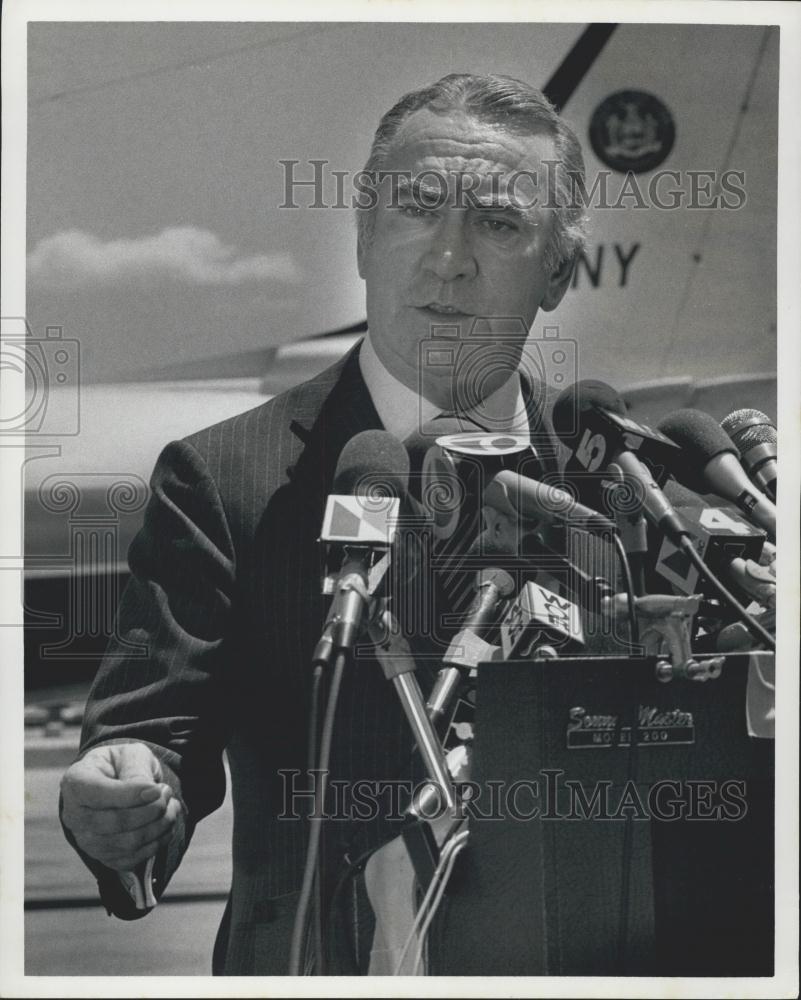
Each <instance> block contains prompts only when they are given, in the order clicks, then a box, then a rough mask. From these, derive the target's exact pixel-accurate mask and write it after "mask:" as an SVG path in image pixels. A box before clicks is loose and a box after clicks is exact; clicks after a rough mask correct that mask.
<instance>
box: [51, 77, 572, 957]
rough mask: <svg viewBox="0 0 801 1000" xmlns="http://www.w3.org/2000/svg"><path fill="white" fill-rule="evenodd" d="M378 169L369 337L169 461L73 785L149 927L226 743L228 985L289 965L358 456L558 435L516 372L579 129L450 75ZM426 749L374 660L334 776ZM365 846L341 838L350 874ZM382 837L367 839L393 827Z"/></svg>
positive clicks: (73, 831)
mask: <svg viewBox="0 0 801 1000" xmlns="http://www.w3.org/2000/svg"><path fill="white" fill-rule="evenodd" d="M557 163H558V167H557V168H556V169H555V170H554V164H557ZM366 169H367V170H368V171H383V172H384V178H383V179H382V178H381V176H380V175H376V183H375V188H374V191H375V195H376V197H375V201H374V203H373V202H371V203H370V204H368V205H365V206H362V207H361V208H360V212H359V240H358V261H359V273H360V275H361V276H362V277H363V278H364V280H365V282H366V288H367V313H368V326H369V334H368V335H367V337H366V338H365V340H364V341H363V342H362V344H361V345H360V346H359V347H357V348H356V349H354V350H353V351H352V352H350V353H349V354H348V356H347V357H346V358H344V359H343V360H342V361H340V362H339V363H338V364H336V365H334V366H333V367H332V368H331V369H329V370H328V371H326V372H324V373H323V374H322V375H320V376H318V377H317V378H315V379H312V380H311V381H309V382H307V383H305V384H303V385H300V386H298V387H297V388H294V389H292V390H290V391H289V392H287V393H284V394H283V395H281V396H278V397H276V398H275V399H273V400H271V401H270V402H268V403H266V404H264V405H263V406H260V407H258V408H257V409H255V410H251V411H250V412H248V413H244V414H241V415H239V416H237V417H234V418H232V419H230V420H227V421H225V422H224V423H222V424H219V425H217V426H215V427H211V428H209V429H207V430H204V431H201V432H199V433H197V434H194V435H192V436H191V437H189V438H187V439H185V440H184V441H180V442H174V443H172V444H170V445H168V446H167V447H166V448H165V450H164V451H163V453H162V455H161V456H160V458H159V461H158V464H157V466H156V469H155V472H154V474H153V479H152V497H151V500H150V503H149V506H148V509H147V514H146V518H145V524H144V527H143V529H142V531H141V532H140V534H139V535H138V536H137V538H136V540H135V541H134V543H133V544H132V546H131V550H130V553H129V561H130V566H131V571H132V581H131V583H130V586H129V587H128V589H127V590H126V593H125V595H124V598H123V600H122V603H121V606H120V610H119V617H120V625H119V629H118V634H119V635H120V636H122V637H124V638H126V639H127V640H128V641H129V642H133V643H138V644H143V643H144V644H146V645H147V648H148V651H149V654H148V657H147V658H146V659H132V658H129V657H128V656H127V655H126V651H125V650H124V649H123V648H122V647H119V646H117V645H115V643H112V645H111V646H110V648H109V650H108V653H107V656H106V658H105V660H104V662H103V665H102V666H101V668H100V671H99V673H98V676H97V678H96V681H95V683H94V686H93V689H92V692H91V695H90V699H89V704H88V707H87V711H86V716H85V721H84V731H83V737H82V745H81V755H80V757H79V759H78V761H77V762H76V763H74V764H73V765H72V766H71V767H70V768H69V770H68V771H67V772H66V774H65V776H64V779H63V782H62V821H63V824H64V827H65V831H66V833H67V836H68V838H69V839H70V842H71V843H72V844H73V846H75V847H76V849H77V850H78V851H79V853H80V854H81V856H82V858H83V859H84V860H85V862H86V863H87V865H88V866H89V867H90V868H91V869H92V871H93V872H94V873H95V875H96V876H97V878H98V882H99V886H100V891H101V896H102V898H103V900H104V902H105V903H106V905H107V906H108V907H109V909H110V910H112V911H113V912H115V913H116V914H117V915H118V916H121V917H123V918H128V919H130V918H133V917H136V916H140V915H141V914H142V913H143V912H146V909H147V905H145V907H144V908H142V909H136V908H135V907H134V905H133V903H132V902H131V898H130V896H129V894H128V893H127V892H126V891H125V888H124V884H125V883H124V879H123V878H121V877H120V874H119V873H124V872H128V871H131V870H133V869H135V868H136V867H137V866H138V865H140V864H141V863H143V862H146V861H148V860H149V859H151V858H155V867H154V869H153V887H154V891H155V895H156V897H158V895H159V894H160V893H161V892H162V891H163V889H164V887H165V886H166V884H167V882H168V881H169V878H170V876H171V874H172V873H173V871H174V870H175V868H176V866H177V865H178V863H179V861H180V859H181V856H182V854H183V852H184V851H185V850H186V847H187V845H188V842H189V838H190V836H191V833H192V830H193V828H194V825H195V824H196V823H197V821H198V820H199V819H201V818H202V817H203V816H204V815H206V814H208V813H209V812H210V811H211V810H213V809H215V808H216V807H217V806H218V805H219V804H220V802H221V801H222V798H223V794H224V782H225V779H224V771H223V766H222V759H221V756H222V752H223V750H224V749H225V750H227V754H228V759H229V762H230V768H231V776H232V786H233V802H234V817H235V826H234V843H233V885H232V891H231V895H230V898H229V901H228V906H227V909H226V914H225V918H224V921H223V926H222V927H221V931H220V934H219V936H218V941H217V946H216V948H215V958H214V970H215V972H218V973H224V974H229V975H242V974H282V973H284V972H285V971H286V959H287V949H288V942H289V936H290V930H291V924H292V916H293V912H294V908H295V904H296V901H297V892H298V888H299V885H300V880H301V874H302V870H303V864H304V852H305V836H306V825H305V824H304V823H301V822H297V821H296V822H293V821H291V820H289V819H287V818H285V817H283V818H282V812H284V810H285V808H286V803H285V791H286V787H285V784H284V777H285V773H286V772H292V771H302V770H303V769H304V767H305V759H306V758H305V755H306V745H307V740H308V733H307V729H308V721H307V719H308V710H309V697H310V679H311V667H310V663H311V656H312V650H313V648H314V645H315V642H316V640H317V638H318V637H319V634H320V629H321V626H322V623H323V621H324V618H325V611H326V608H325V599H324V598H323V597H322V596H321V595H320V592H319V590H320V583H319V582H320V570H321V564H320V553H319V548H318V546H317V544H316V539H317V537H318V535H319V531H320V525H321V523H322V515H323V508H324V503H325V498H326V496H327V494H328V492H329V491H330V487H331V483H332V479H333V475H334V470H335V467H336V464H337V459H338V457H339V455H340V452H341V451H342V448H343V446H344V445H345V444H346V443H347V442H348V441H349V440H350V439H351V438H352V437H353V436H354V435H355V434H356V433H358V432H359V431H362V430H365V429H370V428H377V429H380V428H382V427H383V428H385V429H386V430H388V431H389V432H390V433H392V434H393V435H394V436H395V437H397V438H399V439H401V440H403V439H404V438H406V437H407V436H408V435H409V434H410V433H411V432H413V431H414V430H415V429H416V428H417V426H418V424H419V422H420V421H421V420H429V419H431V418H433V417H435V416H436V415H437V414H439V413H441V412H442V411H446V412H450V413H453V412H456V413H459V414H462V415H466V416H467V417H469V418H470V419H472V420H473V421H474V422H475V423H476V424H477V425H478V426H490V427H491V429H493V430H495V429H498V428H499V427H504V428H506V429H509V430H511V429H518V430H521V429H527V430H529V431H530V432H532V433H535V434H538V435H540V440H543V441H548V440H550V438H549V436H548V427H549V425H548V423H547V417H546V415H545V414H544V413H543V411H542V407H541V405H540V404H541V402H542V401H541V399H540V398H539V397H538V398H537V399H535V400H534V401H533V403H532V399H531V398H530V397H531V393H530V391H529V392H527V391H526V390H525V387H526V385H527V384H529V386H530V382H529V383H527V382H526V381H525V380H522V381H521V378H520V375H519V373H518V369H519V367H520V365H521V357H522V356H523V352H524V346H525V338H526V334H527V332H528V330H529V329H530V328H531V326H532V324H533V322H534V319H535V316H536V314H537V311H538V310H539V309H540V308H542V309H545V310H550V309H553V308H555V306H556V305H558V303H559V301H560V300H561V298H562V296H563V294H564V292H565V290H566V288H567V285H568V283H569V281H570V277H571V273H572V269H573V263H574V260H575V256H576V253H577V251H578V249H579V248H580V246H581V243H582V238H583V236H582V224H583V218H582V213H581V208H580V206H575V205H573V204H571V200H570V198H569V196H567V191H568V188H569V174H570V173H571V172H573V173H574V174H579V175H583V163H582V158H581V152H580V147H579V144H578V142H577V140H576V138H575V136H574V135H573V133H572V132H571V131H570V129H569V128H568V127H567V126H566V125H565V123H564V122H563V121H562V120H561V119H560V118H559V117H558V116H557V115H556V113H555V112H554V110H553V109H552V108H551V106H550V105H549V104H548V103H547V101H546V100H545V99H544V98H543V97H542V95H541V94H540V93H539V92H538V91H535V90H533V89H531V88H529V87H528V86H527V85H525V84H522V83H520V82H518V81H514V80H509V79H507V78H502V77H472V76H467V75H453V76H450V77H445V78H444V79H443V80H440V81H439V82H438V83H436V84H433V85H432V86H430V87H427V88H424V89H423V90H420V91H416V92H414V93H412V94H409V95H407V96H406V97H404V98H403V99H402V100H401V101H400V102H399V103H398V104H397V105H396V106H395V107H394V108H393V109H392V110H391V111H390V112H388V113H387V115H385V116H384V118H383V119H382V121H381V123H380V125H379V128H378V131H377V133H376V136H375V140H374V144H373V149H372V153H371V156H370V160H369V161H368V164H367V167H366ZM384 181H388V183H384ZM477 323H478V326H477ZM438 328H440V329H438ZM442 328H445V333H444V334H443V332H442ZM477 329H480V331H481V336H473V338H472V340H471V331H472V332H473V333H474V332H475V331H476V330H477ZM454 336H455V337H456V339H457V341H458V345H459V346H458V350H457V351H456V352H455V356H454V357H452V358H451V359H450V361H449V362H448V363H445V364H443V363H437V364H435V363H430V361H429V360H426V359H430V358H431V357H432V354H431V352H430V351H427V353H424V352H423V350H422V347H423V345H424V344H425V345H427V347H431V345H432V344H433V345H434V346H435V347H436V342H437V338H438V337H443V338H444V339H443V342H442V344H441V345H440V346H441V347H442V350H443V351H444V350H446V349H447V350H451V351H452V350H453V343H454V341H453V337H454ZM435 353H436V352H435ZM526 396H529V398H528V399H527V398H526ZM547 450H548V449H547V448H546V449H545V451H546V452H547ZM410 745H411V742H410V734H409V731H408V727H407V724H406V722H405V719H404V717H403V714H402V712H401V711H400V708H399V706H398V704H397V703H396V700H395V696H394V693H393V691H392V688H391V686H390V685H389V684H388V683H387V682H386V680H384V678H383V675H382V674H381V673H380V670H379V669H378V668H377V667H376V665H375V664H374V663H372V662H371V661H369V660H365V661H357V662H355V663H354V664H353V665H352V668H351V669H349V670H348V671H347V672H346V676H345V680H344V682H343V689H342V692H341V694H340V703H339V708H338V715H337V728H336V738H335V742H334V747H333V751H332V753H333V757H332V762H331V774H332V776H335V777H336V778H337V779H339V780H343V781H345V782H348V781H354V780H357V779H363V780H367V781H381V780H383V779H386V778H394V777H397V776H399V775H403V774H405V773H407V772H408V765H409V758H410ZM282 772H284V777H282ZM352 833H353V831H352V830H351V829H350V828H349V827H348V826H347V824H346V825H342V826H341V828H340V827H337V825H336V824H331V829H330V830H329V836H328V839H327V841H326V853H327V855H328V856H329V858H333V862H332V864H331V866H330V869H331V871H332V873H333V875H332V879H335V877H336V874H337V867H338V865H339V866H341V865H342V864H343V862H342V857H343V856H344V854H345V852H346V851H352V850H353V847H352V844H353V841H352ZM366 836H367V840H366V841H365V842H364V843H363V844H362V847H364V846H365V844H367V845H368V846H369V843H370V842H371V840H370V838H371V837H373V838H378V837H380V832H379V833H374V834H372V833H368V834H367V835H366ZM351 856H352V855H351Z"/></svg>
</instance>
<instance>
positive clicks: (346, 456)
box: [332, 430, 409, 499]
mask: <svg viewBox="0 0 801 1000" xmlns="http://www.w3.org/2000/svg"><path fill="white" fill-rule="evenodd" d="M408 487H409V455H408V453H407V451H406V449H405V448H404V447H403V445H402V444H401V443H400V441H398V439H397V438H396V437H393V436H392V434H390V433H389V432H388V431H379V430H370V431H362V432H361V433H359V434H356V435H355V436H354V437H352V438H351V439H350V441H348V443H347V444H346V445H345V447H344V448H343V449H342V452H341V454H340V456H339V461H338V462H337V468H336V472H335V474H334V483H333V487H332V493H335V494H340V495H348V494H349V495H351V496H391V497H397V498H399V499H402V498H403V497H405V495H406V492H407V490H408Z"/></svg>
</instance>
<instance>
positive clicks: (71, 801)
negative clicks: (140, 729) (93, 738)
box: [61, 743, 182, 871]
mask: <svg viewBox="0 0 801 1000" xmlns="http://www.w3.org/2000/svg"><path fill="white" fill-rule="evenodd" d="M161 782H162V770H161V764H160V763H159V761H158V758H157V757H156V756H155V754H154V753H153V752H152V751H151V749H150V748H149V747H148V746H146V745H145V744H144V743H115V744H110V745H109V746H101V747H95V748H94V749H92V750H90V751H89V752H88V753H87V754H86V755H85V756H84V757H82V758H81V760H79V761H76V762H75V763H74V764H73V765H72V766H71V767H70V768H69V769H68V770H67V771H66V773H65V774H64V777H63V778H62V779H61V794H62V797H63V811H62V820H63V821H64V825H65V826H66V827H68V829H69V830H70V831H71V832H72V834H73V836H74V837H75V840H76V842H77V844H78V846H79V847H80V848H81V850H82V851H85V852H86V854H88V855H89V856H90V857H91V858H94V859H95V860H96V861H100V862H101V863H102V864H104V865H106V867H107V868H114V869H115V870H117V871H131V870H133V869H134V868H135V867H136V866H137V865H138V864H139V863H140V862H141V861H145V860H146V859H147V858H150V857H152V856H153V855H154V854H156V852H157V851H158V850H159V848H160V847H161V846H162V845H163V844H166V843H167V842H168V841H169V839H170V835H171V833H172V830H173V827H174V825H175V821H176V819H177V817H178V816H179V815H180V812H181V808H182V807H181V803H180V802H179V800H178V799H177V798H176V797H175V796H173V794H172V789H171V788H170V787H169V785H166V784H163V783H161Z"/></svg>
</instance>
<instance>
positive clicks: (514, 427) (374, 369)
mask: <svg viewBox="0 0 801 1000" xmlns="http://www.w3.org/2000/svg"><path fill="white" fill-rule="evenodd" d="M359 365H360V367H361V373H362V378H363V379H364V383H365V385H366V386H367V391H368V392H369V393H370V396H371V398H372V400H373V405H374V406H375V408H376V411H377V413H378V415H379V417H380V418H381V422H382V423H383V425H384V427H385V429H386V430H388V431H389V433H390V434H392V435H394V436H395V437H396V438H398V440H400V441H403V440H405V439H406V438H407V437H408V436H409V435H410V434H411V433H413V431H415V430H417V429H418V427H420V426H421V425H422V424H425V423H428V421H429V420H433V419H434V417H436V416H438V415H439V414H440V413H442V409H441V407H438V406H436V405H435V404H434V403H431V402H430V401H429V400H427V399H424V398H423V397H422V396H418V394H417V393H416V392H414V390H412V389H410V388H409V387H408V386H406V385H404V384H403V383H402V382H399V381H398V379H396V378H395V376H394V375H392V374H391V373H390V372H388V371H387V369H386V368H385V367H384V364H383V362H382V361H381V359H380V358H379V357H378V355H377V354H376V352H375V348H374V347H373V345H372V343H371V342H370V334H369V333H368V334H367V336H366V337H365V338H364V340H363V341H362V345H361V349H360V351H359ZM463 416H465V417H469V418H470V419H471V420H472V421H473V422H474V423H476V424H478V425H479V426H480V427H485V428H486V429H487V430H490V431H506V432H508V433H518V434H528V432H529V424H528V417H527V414H526V407H525V403H524V401H523V393H522V390H521V387H520V375H519V374H518V373H517V372H515V374H514V376H513V377H512V378H510V379H508V380H507V381H506V382H505V383H504V384H503V385H502V386H501V387H500V388H499V389H496V390H495V392H493V393H492V395H490V396H488V397H487V398H486V399H485V400H484V401H483V402H482V404H481V406H480V407H479V408H475V409H473V410H468V411H467V412H465V413H464V414H463Z"/></svg>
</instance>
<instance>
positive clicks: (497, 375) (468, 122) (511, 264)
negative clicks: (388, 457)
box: [359, 109, 571, 408]
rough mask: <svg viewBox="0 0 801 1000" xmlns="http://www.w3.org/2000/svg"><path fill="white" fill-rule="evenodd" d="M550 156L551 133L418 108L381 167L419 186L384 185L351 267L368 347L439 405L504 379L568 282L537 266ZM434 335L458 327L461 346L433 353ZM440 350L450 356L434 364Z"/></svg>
mask: <svg viewBox="0 0 801 1000" xmlns="http://www.w3.org/2000/svg"><path fill="white" fill-rule="evenodd" d="M554 158H555V154H554V149H553V142H552V140H551V139H550V137H548V136H544V135H538V136H519V135H512V134H509V133H507V132H504V131H502V130H500V129H499V128H497V127H494V126H492V125H488V124H483V123H481V122H478V121H476V120H475V119H474V118H472V117H470V116H469V115H466V114H464V113H463V112H461V111H452V112H449V113H447V114H435V113H434V112H433V111H430V110H428V109H423V110H421V111H417V112H415V113H414V114H413V115H411V116H410V117H409V118H408V119H407V120H406V122H405V123H404V124H403V125H402V126H401V129H400V131H399V133H398V135H397V136H396V137H395V140H394V142H393V144H392V147H391V149H390V151H389V154H388V156H387V158H386V160H385V162H384V165H383V169H384V170H385V171H387V172H388V173H390V174H392V175H393V176H394V177H395V178H404V177H406V176H408V175H411V178H412V182H413V184H414V182H415V180H416V179H419V181H420V183H421V184H422V185H423V188H424V191H423V192H421V191H420V190H418V189H417V188H414V187H413V188H412V189H409V188H408V186H407V184H406V183H405V181H403V180H401V181H400V182H398V181H397V180H396V181H394V188H395V190H394V191H393V189H392V188H393V181H391V180H386V181H385V182H384V183H383V184H382V185H381V194H380V200H379V203H378V206H377V208H376V210H375V214H374V226H373V237H372V240H371V241H370V243H369V245H366V246H365V245H361V244H360V246H359V274H360V275H361V276H362V277H363V278H364V280H365V282H366V286H367V322H368V327H369V330H370V338H371V341H372V343H373V346H374V348H375V351H376V353H377V354H378V356H379V358H380V359H381V361H382V362H383V364H384V366H385V367H386V368H387V369H388V371H390V372H391V373H392V374H393V375H394V376H395V377H396V378H397V379H398V380H399V381H401V382H403V383H404V384H405V385H407V386H409V388H411V389H414V390H415V391H417V392H419V393H420V394H421V395H423V396H425V397H426V398H427V399H429V400H431V402H433V403H435V404H436V405H438V406H441V407H444V408H451V407H452V406H453V405H454V404H456V407H457V408H465V407H466V406H467V405H473V404H474V403H475V401H476V397H477V398H479V399H482V398H486V396H488V395H489V394H490V393H491V392H493V391H494V390H495V389H497V388H498V387H499V386H500V385H502V384H503V383H504V382H505V381H506V380H507V379H508V378H509V376H510V374H511V373H512V371H514V370H516V368H517V367H518V364H519V361H520V356H521V352H522V349H523V345H524V343H525V338H526V336H527V334H528V331H529V330H530V328H531V325H532V323H533V322H534V317H535V316H536V314H537V310H538V309H539V308H540V307H542V308H543V309H546V310H550V309H553V308H555V307H556V306H557V305H558V304H559V301H560V300H561V298H562V295H563V294H564V292H565V289H566V288H567V284H568V282H569V279H570V273H571V268H570V266H563V267H561V268H560V269H559V271H558V273H556V274H550V273H548V272H546V270H545V268H544V265H543V256H544V252H545V249H546V247H547V245H548V240H549V238H550V234H551V229H550V227H551V224H552V218H551V212H550V211H549V210H548V209H545V208H542V207H540V206H541V205H542V203H543V202H544V201H545V199H546V197H547V195H546V191H547V184H546V177H547V174H546V169H547V168H546V167H544V166H543V161H545V160H551V161H552V160H554ZM425 172H429V173H428V174H426V173H425ZM515 176H516V177H517V180H516V181H514V183H512V179H513V178H514V177H515ZM437 178H441V180H438V179H437ZM532 178H538V179H539V188H538V189H535V187H534V184H533V182H532ZM446 185H447V188H446ZM425 192H428V195H426V193H425ZM438 328H439V329H438ZM443 328H446V329H443ZM432 337H433V338H434V339H436V340H437V341H438V342H439V343H440V344H441V345H442V346H443V347H446V348H447V347H448V346H450V347H453V344H452V343H451V344H450V345H448V341H449V340H452V338H454V337H456V338H457V340H456V343H457V344H458V351H455V352H454V351H452V350H451V351H445V352H443V351H440V352H434V353H433V354H432V352H431V351H430V349H429V346H430V345H427V342H428V341H430V340H431V339H432ZM446 356H448V357H451V358H453V361H452V362H451V363H436V360H437V359H440V360H441V359H443V358H445V357H446ZM430 359H434V361H433V363H432V361H431V360H430Z"/></svg>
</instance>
